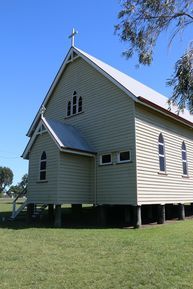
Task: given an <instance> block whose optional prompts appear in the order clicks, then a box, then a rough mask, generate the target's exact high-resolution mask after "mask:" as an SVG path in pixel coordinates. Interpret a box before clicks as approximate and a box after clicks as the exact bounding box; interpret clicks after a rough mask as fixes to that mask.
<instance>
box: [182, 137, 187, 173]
mask: <svg viewBox="0 0 193 289" xmlns="http://www.w3.org/2000/svg"><path fill="white" fill-rule="evenodd" d="M183 153H185V159H183ZM181 157H182V176H185V177H187V176H188V160H187V149H186V144H185V142H184V141H183V142H182V145H181ZM184 164H185V165H186V172H187V173H186V174H184Z"/></svg>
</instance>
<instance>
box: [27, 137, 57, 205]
mask: <svg viewBox="0 0 193 289" xmlns="http://www.w3.org/2000/svg"><path fill="white" fill-rule="evenodd" d="M43 151H46V155H47V182H40V181H39V166H40V158H41V154H42V152H43ZM58 166H59V150H58V148H57V146H56V144H55V143H54V141H53V140H52V138H51V137H50V135H49V134H48V133H43V134H41V135H38V136H37V138H36V140H35V142H34V143H33V146H32V149H31V151H30V153H29V184H28V195H27V198H28V202H29V203H30V202H31V203H33V202H35V203H36V202H37V203H54V202H57V190H58V171H59V167H58Z"/></svg>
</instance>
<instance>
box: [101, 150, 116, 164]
mask: <svg viewBox="0 0 193 289" xmlns="http://www.w3.org/2000/svg"><path fill="white" fill-rule="evenodd" d="M106 155H110V156H111V161H110V162H108V163H103V162H102V157H103V156H106ZM112 164H113V155H112V153H105V154H101V155H100V165H101V166H107V165H112Z"/></svg>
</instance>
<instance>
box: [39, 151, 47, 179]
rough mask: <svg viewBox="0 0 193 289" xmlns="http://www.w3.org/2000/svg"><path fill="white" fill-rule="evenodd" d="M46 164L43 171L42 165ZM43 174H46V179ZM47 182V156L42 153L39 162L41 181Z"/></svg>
mask: <svg viewBox="0 0 193 289" xmlns="http://www.w3.org/2000/svg"><path fill="white" fill-rule="evenodd" d="M43 154H45V158H43ZM43 163H44V164H45V168H44V169H42V164H43ZM41 173H45V178H42V177H41ZM46 180H47V154H46V152H45V151H43V152H42V154H41V157H40V161H39V181H40V182H44V181H46Z"/></svg>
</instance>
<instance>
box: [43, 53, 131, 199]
mask: <svg viewBox="0 0 193 289" xmlns="http://www.w3.org/2000/svg"><path fill="white" fill-rule="evenodd" d="M74 91H76V92H77V95H78V96H81V97H82V98H83V112H82V113H81V114H79V115H76V116H72V117H69V118H66V107H67V103H68V101H69V100H70V99H71V97H72V94H73V92H74ZM45 117H47V118H53V119H56V120H59V121H63V122H65V123H68V124H71V125H73V126H74V127H76V128H77V129H79V131H80V133H81V134H82V136H83V137H84V138H85V140H86V141H87V142H88V144H89V145H90V146H92V147H93V149H94V150H96V151H97V152H98V155H100V154H101V153H109V152H114V153H116V152H117V151H119V150H128V149H129V150H131V151H132V156H133V157H132V162H131V163H129V164H122V165H110V166H106V167H102V166H100V165H99V163H97V203H99V204H136V169H135V168H136V167H135V165H136V163H135V137H134V135H135V133H134V132H135V128H134V125H135V122H134V102H133V100H132V99H130V98H129V97H128V96H127V95H126V94H125V93H124V92H122V91H121V90H120V89H119V88H118V87H116V86H115V85H114V84H113V83H112V82H111V81H110V80H108V79H107V78H105V77H104V76H103V75H101V74H100V73H99V72H98V71H96V70H95V69H94V68H93V67H91V66H90V65H89V64H88V63H86V62H85V61H84V60H83V59H81V58H78V59H76V60H75V61H74V62H72V63H69V64H68V65H67V67H66V69H65V70H64V72H63V74H62V76H61V78H60V80H59V82H58V84H57V86H56V88H55V90H54V92H53V94H52V96H51V98H50V100H49V102H48V104H47V106H46V112H45Z"/></svg>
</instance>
